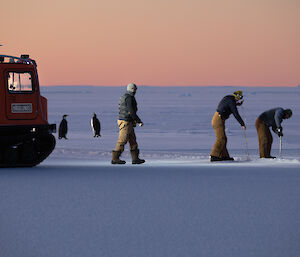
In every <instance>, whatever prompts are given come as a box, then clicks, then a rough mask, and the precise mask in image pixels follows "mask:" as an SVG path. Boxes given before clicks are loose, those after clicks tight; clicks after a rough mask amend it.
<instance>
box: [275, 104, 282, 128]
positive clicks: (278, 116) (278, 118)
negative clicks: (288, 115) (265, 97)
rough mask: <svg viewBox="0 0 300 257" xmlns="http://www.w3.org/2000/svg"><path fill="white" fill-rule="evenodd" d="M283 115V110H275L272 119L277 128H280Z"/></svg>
mask: <svg viewBox="0 0 300 257" xmlns="http://www.w3.org/2000/svg"><path fill="white" fill-rule="evenodd" d="M283 116H284V110H283V109H278V110H276V111H275V114H274V120H275V124H276V127H277V128H281V122H282V119H283Z"/></svg>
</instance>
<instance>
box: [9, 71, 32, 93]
mask: <svg viewBox="0 0 300 257" xmlns="http://www.w3.org/2000/svg"><path fill="white" fill-rule="evenodd" d="M7 76H8V79H7V81H8V91H9V92H10V93H26V92H27V93H30V92H32V91H33V85H32V76H31V73H29V72H8V75H7Z"/></svg>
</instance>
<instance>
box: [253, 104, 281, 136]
mask: <svg viewBox="0 0 300 257" xmlns="http://www.w3.org/2000/svg"><path fill="white" fill-rule="evenodd" d="M283 117H284V110H283V109H282V108H280V107H278V108H274V109H271V110H268V111H265V112H263V113H262V114H261V115H259V119H260V120H262V121H263V122H264V123H265V124H266V125H267V126H268V127H272V129H273V130H274V131H275V129H277V128H281V122H282V119H283Z"/></svg>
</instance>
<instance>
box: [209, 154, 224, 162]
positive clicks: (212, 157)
mask: <svg viewBox="0 0 300 257" xmlns="http://www.w3.org/2000/svg"><path fill="white" fill-rule="evenodd" d="M210 161H211V162H219V161H223V159H222V158H219V157H217V156H213V155H211V156H210Z"/></svg>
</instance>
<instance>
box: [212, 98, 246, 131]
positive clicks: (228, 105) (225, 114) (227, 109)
mask: <svg viewBox="0 0 300 257" xmlns="http://www.w3.org/2000/svg"><path fill="white" fill-rule="evenodd" d="M217 112H218V113H219V114H220V115H221V117H222V119H223V120H227V119H228V118H229V116H230V114H233V115H234V117H235V118H236V120H237V121H238V122H239V123H240V124H241V126H245V123H244V121H243V119H242V118H241V116H240V114H239V112H238V110H237V107H236V101H235V98H234V96H233V95H227V96H225V97H223V99H222V100H221V101H220V103H219V105H218V108H217Z"/></svg>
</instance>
